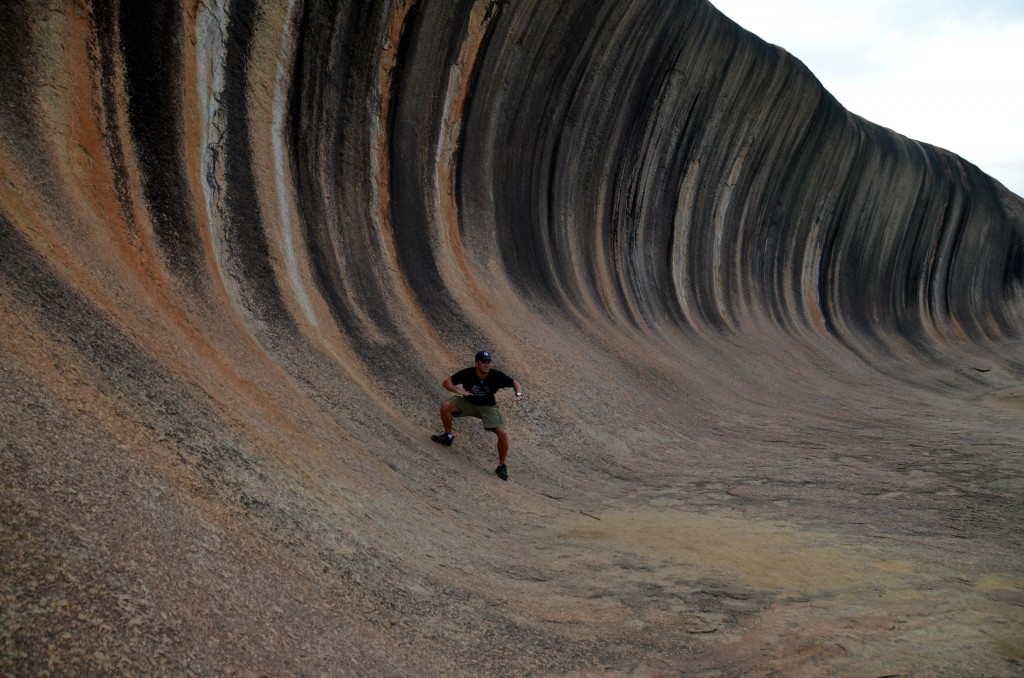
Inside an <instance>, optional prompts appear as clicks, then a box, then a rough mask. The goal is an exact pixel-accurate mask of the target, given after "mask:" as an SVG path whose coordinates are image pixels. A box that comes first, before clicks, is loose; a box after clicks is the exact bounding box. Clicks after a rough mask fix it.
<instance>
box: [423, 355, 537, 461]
mask: <svg viewBox="0 0 1024 678" xmlns="http://www.w3.org/2000/svg"><path fill="white" fill-rule="evenodd" d="M508 387H512V388H513V389H515V393H516V396H515V398H513V400H514V401H519V400H522V398H523V388H522V387H521V386H520V385H519V382H518V381H516V380H515V379H513V378H512V377H510V376H508V375H507V374H505V373H504V372H499V371H498V370H492V369H491V354H490V353H488V352H487V351H480V352H479V353H477V354H476V365H475V366H473V367H467V368H466V369H464V370H459V371H458V372H456V373H455V374H453V375H452V376H450V377H448V378H447V379H445V380H444V382H442V383H441V388H443V389H444V390H446V391H449V392H451V393H454V394H455V397H453V398H449V399H447V400H445V401H444V402H443V403H441V423H442V424H443V425H444V433H443V434H441V435H437V436H430V439H431V440H433V441H434V442H435V443H440V444H442V445H449V446H450V445H451V444H452V440H454V439H455V436H453V435H452V419H453V418H454V417H476V418H477V419H480V420H481V421H483V423H484V428H485V429H487V430H488V431H493V432H494V434H495V435H496V436H498V468H496V469H494V472H495V473H497V474H498V477H499V478H501V479H502V480H508V468H506V466H505V458H506V457H507V456H508V428H507V424H506V422H505V416H504V415H503V414H502V413H501V410H499V409H498V403H497V401H495V400H494V394H495V393H496V392H497V391H498V389H502V388H508Z"/></svg>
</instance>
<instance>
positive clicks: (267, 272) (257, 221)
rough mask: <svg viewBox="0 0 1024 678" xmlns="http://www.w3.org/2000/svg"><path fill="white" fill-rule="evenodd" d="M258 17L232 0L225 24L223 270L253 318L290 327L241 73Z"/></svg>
mask: <svg viewBox="0 0 1024 678" xmlns="http://www.w3.org/2000/svg"><path fill="white" fill-rule="evenodd" d="M257 18H258V17H257V10H256V7H255V6H254V5H251V4H247V3H237V4H233V5H232V12H231V16H230V18H229V19H228V25H227V45H226V56H225V59H226V64H225V69H226V70H227V73H228V74H229V75H228V78H227V86H226V87H225V89H224V93H223V99H222V102H221V103H222V106H223V109H224V111H225V112H226V129H225V133H224V138H225V142H224V158H223V159H222V160H223V163H224V180H225V184H226V186H225V191H224V195H225V205H226V211H227V214H225V216H224V239H225V242H226V248H227V252H228V262H227V269H228V270H227V273H228V275H231V276H232V277H233V278H234V279H235V281H236V283H237V284H238V289H239V290H240V293H241V295H242V303H243V304H244V305H245V307H246V310H247V311H248V312H249V313H251V314H252V316H253V318H254V319H256V320H257V321H258V322H261V323H268V324H272V325H276V326H278V327H283V326H290V318H289V317H288V313H287V310H286V309H285V306H284V302H283V299H282V298H281V291H280V289H279V288H278V285H277V278H276V277H275V274H274V265H275V262H272V261H271V259H270V248H269V246H268V243H267V239H266V234H265V233H264V231H263V227H262V224H263V217H262V215H261V214H260V209H259V198H258V196H257V192H256V191H257V187H256V178H255V176H254V175H253V161H252V145H251V134H252V132H253V130H252V129H251V128H250V125H249V112H248V106H249V101H248V96H249V95H248V94H247V90H246V85H247V82H246V80H247V78H246V73H247V71H248V68H249V63H250V57H251V55H250V50H251V48H252V31H253V27H254V24H255V23H256V21H257Z"/></svg>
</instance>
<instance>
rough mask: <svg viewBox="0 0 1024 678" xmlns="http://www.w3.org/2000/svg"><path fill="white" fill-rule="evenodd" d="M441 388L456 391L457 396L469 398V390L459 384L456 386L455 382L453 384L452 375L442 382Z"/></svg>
mask: <svg viewBox="0 0 1024 678" xmlns="http://www.w3.org/2000/svg"><path fill="white" fill-rule="evenodd" d="M441 388H443V389H444V390H446V391H450V392H452V393H454V394H455V395H457V396H462V397H463V398H468V397H469V391H467V390H465V389H461V388H459V387H458V386H456V385H455V384H453V383H452V378H451V377H448V378H447V379H445V380H444V381H442V382H441Z"/></svg>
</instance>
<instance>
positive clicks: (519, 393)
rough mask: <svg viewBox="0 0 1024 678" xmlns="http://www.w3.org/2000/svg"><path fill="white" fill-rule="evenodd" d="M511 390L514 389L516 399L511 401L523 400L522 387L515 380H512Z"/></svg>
mask: <svg viewBox="0 0 1024 678" xmlns="http://www.w3.org/2000/svg"><path fill="white" fill-rule="evenodd" d="M512 388H514V389H515V390H516V397H515V398H513V399H512V400H522V399H523V387H522V386H520V385H519V382H518V381H516V380H515V379H513V380H512Z"/></svg>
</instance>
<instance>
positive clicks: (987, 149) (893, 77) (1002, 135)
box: [711, 0, 1024, 195]
mask: <svg viewBox="0 0 1024 678" xmlns="http://www.w3.org/2000/svg"><path fill="white" fill-rule="evenodd" d="M711 2H712V4H714V5H715V7H717V8H718V9H719V10H721V11H722V12H723V13H724V14H726V15H727V16H728V17H729V18H731V19H732V20H733V21H735V22H736V23H738V24H739V25H741V26H743V27H744V28H746V29H747V30H749V31H751V32H752V33H756V34H757V35H758V36H760V37H761V38H763V39H764V40H767V41H768V42H771V43H774V44H776V45H779V46H780V47H783V48H785V49H786V51H787V52H789V53H790V54H792V55H793V56H795V57H797V58H798V59H800V60H801V61H803V62H804V63H805V64H806V65H807V67H808V68H810V69H811V71H813V72H814V74H815V75H816V76H817V78H818V79H819V80H821V82H822V84H823V85H824V86H825V89H827V90H828V91H829V92H831V93H832V94H833V95H834V96H835V97H836V98H837V99H838V100H839V102H840V103H842V104H843V105H844V106H845V107H846V108H847V109H848V110H850V111H852V112H853V113H856V114H857V115H860V116H862V117H864V118H867V119H868V120H871V121H872V122H876V123H878V124H880V125H883V126H885V127H889V128H890V129H893V130H895V131H897V132H899V133H900V134H904V135H906V136H908V137H911V138H913V139H917V140H919V141H924V142H927V143H930V144H934V145H936V146H941V147H942V148H945V149H948V150H950V151H953V152H954V153H956V154H957V155H960V156H963V157H964V158H966V159H967V160H969V161H970V162H972V163H974V164H975V165H977V166H978V167H980V168H981V170H982V171H983V172H985V173H987V174H990V175H991V176H993V177H995V179H997V180H998V181H1000V182H1002V183H1003V185H1005V186H1006V187H1007V188H1009V189H1010V190H1011V191H1013V192H1014V193H1016V194H1017V195H1024V0H857V1H856V2H842V3H839V2H831V1H830V0H711Z"/></svg>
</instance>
